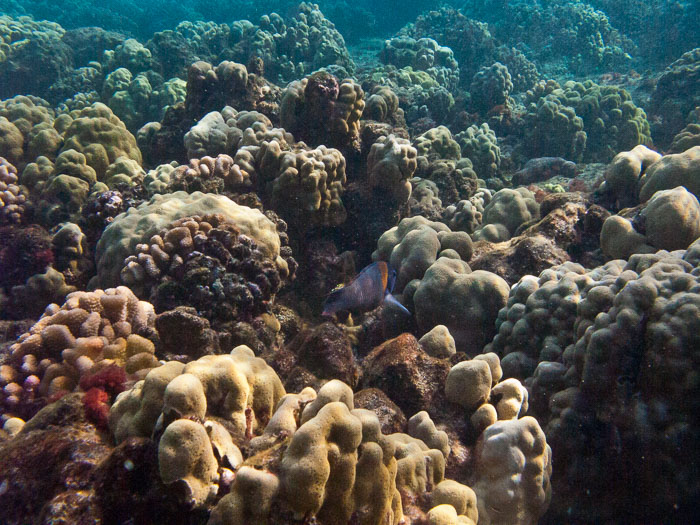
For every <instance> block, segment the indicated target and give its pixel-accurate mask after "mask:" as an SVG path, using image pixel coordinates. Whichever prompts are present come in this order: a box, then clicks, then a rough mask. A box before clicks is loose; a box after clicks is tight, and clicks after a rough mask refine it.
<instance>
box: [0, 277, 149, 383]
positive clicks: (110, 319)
mask: <svg viewBox="0 0 700 525" xmlns="http://www.w3.org/2000/svg"><path fill="white" fill-rule="evenodd" d="M154 323H155V313H154V311H153V306H152V305H151V304H149V303H146V302H144V301H139V300H138V298H136V296H135V295H134V294H133V293H132V292H131V291H130V290H129V289H128V288H125V287H119V288H111V289H108V290H96V291H94V292H73V293H70V294H69V295H68V296H67V297H66V301H65V303H64V304H63V305H62V306H61V307H59V306H58V305H56V304H52V305H50V306H49V307H47V309H46V311H45V313H44V315H43V316H42V317H41V319H39V321H37V323H35V324H34V325H33V326H32V328H31V329H30V330H29V332H27V333H25V334H23V335H22V336H20V337H19V339H18V340H17V342H16V343H15V344H14V345H12V346H11V347H10V349H11V355H10V363H11V366H12V367H13V368H15V369H16V370H17V371H18V372H19V377H18V378H17V379H16V380H15V381H16V382H19V381H21V380H24V379H26V378H27V377H29V376H30V375H33V376H36V377H37V378H38V379H39V380H40V381H41V383H40V385H39V386H38V392H39V393H40V394H41V395H43V396H50V395H52V394H57V393H59V392H61V391H69V392H70V391H72V390H74V389H75V388H76V387H77V385H78V382H79V380H80V378H81V377H83V376H84V375H86V374H88V373H93V372H96V371H99V370H101V369H102V368H104V367H106V366H109V365H111V364H118V365H120V366H124V365H125V364H126V358H127V355H126V349H127V346H128V345H127V340H129V339H131V341H139V342H140V343H141V344H139V345H138V348H139V353H146V354H148V356H149V358H148V359H146V360H143V359H142V360H139V361H138V362H137V363H135V364H134V366H132V367H131V368H130V370H129V372H128V373H134V374H140V373H143V372H142V370H143V369H144V368H146V369H147V370H150V369H151V368H153V367H157V366H159V365H160V363H159V362H158V361H157V359H155V357H154V356H153V352H154V350H155V348H154V346H153V343H152V342H151V341H149V340H148V339H146V338H145V337H144V336H149V335H153V332H154ZM140 334H143V335H140ZM115 348H123V353H120V352H117V351H115ZM20 378H21V379H20ZM3 386H4V385H3Z"/></svg>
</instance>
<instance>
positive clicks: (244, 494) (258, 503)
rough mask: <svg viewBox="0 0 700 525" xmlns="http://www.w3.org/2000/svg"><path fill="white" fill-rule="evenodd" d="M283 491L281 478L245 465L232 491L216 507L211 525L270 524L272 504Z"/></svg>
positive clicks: (237, 473) (210, 519) (238, 473)
mask: <svg viewBox="0 0 700 525" xmlns="http://www.w3.org/2000/svg"><path fill="white" fill-rule="evenodd" d="M278 491H279V478H278V477H277V476H276V475H274V474H272V473H270V472H264V471H260V470H256V469H254V468H251V467H247V466H243V467H241V468H240V469H239V470H238V472H236V478H235V480H234V482H233V485H232V486H231V492H230V493H229V494H227V495H226V496H224V498H223V499H222V500H221V501H220V502H219V503H218V504H217V505H216V507H214V510H213V511H212V513H211V516H210V518H209V522H208V524H209V525H246V524H248V523H256V524H259V525H267V524H268V523H271V522H270V521H269V519H268V517H269V515H270V509H271V507H272V503H273V501H274V499H275V497H276V496H277V493H278Z"/></svg>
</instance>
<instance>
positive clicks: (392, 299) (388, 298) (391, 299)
mask: <svg viewBox="0 0 700 525" xmlns="http://www.w3.org/2000/svg"><path fill="white" fill-rule="evenodd" d="M384 302H385V303H389V304H391V305H393V306H395V307H397V308H398V309H399V310H401V311H402V312H404V313H405V314H406V315H411V312H409V311H408V308H406V307H405V306H404V305H402V304H401V303H400V302H399V301H398V300H397V299H396V297H394V296H393V295H391V294H390V293H387V294H386V295H385V296H384Z"/></svg>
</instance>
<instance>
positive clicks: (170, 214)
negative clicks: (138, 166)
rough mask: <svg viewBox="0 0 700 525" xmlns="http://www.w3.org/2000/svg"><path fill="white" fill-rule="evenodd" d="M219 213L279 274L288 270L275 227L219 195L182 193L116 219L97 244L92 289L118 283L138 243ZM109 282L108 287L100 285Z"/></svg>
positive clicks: (160, 198)
mask: <svg viewBox="0 0 700 525" xmlns="http://www.w3.org/2000/svg"><path fill="white" fill-rule="evenodd" d="M207 214H221V215H223V217H225V218H226V219H229V220H231V221H233V222H234V223H235V224H236V227H237V228H238V230H239V231H240V232H241V233H243V234H245V235H248V236H249V237H251V238H252V239H254V240H255V241H256V242H257V244H258V247H259V248H260V250H261V251H262V252H263V253H264V254H265V255H266V256H268V257H270V258H272V259H273V260H274V261H275V264H276V265H277V267H278V268H279V270H280V271H282V272H283V273H285V274H286V272H288V271H289V269H288V265H287V263H286V262H285V261H284V259H283V258H282V257H281V256H280V247H281V242H280V237H279V234H278V232H277V228H276V226H275V224H274V223H273V222H272V221H270V220H269V219H268V218H267V217H265V215H263V213H262V212H260V211H259V210H254V209H251V208H248V207H246V206H240V205H238V204H236V203H234V202H233V201H231V200H230V199H228V198H227V197H224V196H223V195H212V194H204V193H200V192H194V193H192V194H188V193H185V192H182V191H179V192H175V193H169V194H166V195H156V196H154V197H153V198H152V199H151V200H150V201H148V202H145V203H143V204H141V205H140V206H138V207H135V208H130V209H129V210H128V211H127V212H126V213H125V214H122V215H120V216H118V217H117V218H116V219H115V220H114V221H113V222H112V223H111V224H110V225H109V226H108V227H107V228H106V229H105V231H104V233H103V234H102V237H101V238H100V241H99V242H98V243H97V248H96V259H97V277H96V278H95V282H94V284H95V286H100V285H102V286H105V285H107V286H109V285H117V284H119V283H120V277H119V275H120V271H121V269H122V267H123V264H124V260H125V259H126V258H127V257H128V256H129V255H131V254H133V253H134V252H135V251H136V247H137V245H138V244H140V243H144V242H148V240H149V239H150V238H151V237H152V236H153V235H155V234H157V233H159V232H160V231H161V230H162V229H163V228H164V227H165V226H166V225H168V224H170V223H171V222H173V221H175V220H177V219H180V218H184V217H189V216H195V215H199V216H201V215H207ZM103 283H109V284H103Z"/></svg>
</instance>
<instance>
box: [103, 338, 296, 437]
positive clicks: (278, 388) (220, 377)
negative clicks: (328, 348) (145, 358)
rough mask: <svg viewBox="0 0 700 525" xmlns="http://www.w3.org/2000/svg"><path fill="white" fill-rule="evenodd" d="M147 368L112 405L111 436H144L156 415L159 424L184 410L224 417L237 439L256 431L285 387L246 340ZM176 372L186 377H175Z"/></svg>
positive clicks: (190, 413) (165, 422)
mask: <svg viewBox="0 0 700 525" xmlns="http://www.w3.org/2000/svg"><path fill="white" fill-rule="evenodd" d="M152 372H153V373H149V374H148V375H147V376H146V377H145V379H144V380H143V381H139V382H138V383H136V385H134V387H133V388H132V389H131V390H129V391H127V392H124V393H122V394H120V395H119V396H118V397H117V400H116V401H115V403H114V404H113V405H112V408H111V410H110V429H111V430H112V432H113V433H114V435H115V437H116V439H117V441H123V440H124V439H126V438H127V437H130V436H144V437H146V436H150V435H151V433H152V432H153V430H154V428H156V422H157V420H158V419H159V418H161V421H162V423H161V426H166V425H167V424H168V423H169V422H170V421H172V419H173V418H176V417H181V416H183V415H185V414H189V415H194V416H197V417H200V418H202V417H207V418H210V417H219V418H222V419H224V420H226V421H227V426H228V429H229V431H230V432H231V434H232V437H233V438H234V439H235V440H236V441H238V442H240V441H242V440H244V439H245V438H246V435H249V434H251V433H257V434H260V433H262V429H263V428H264V426H265V424H266V423H267V422H268V421H269V420H270V418H271V417H272V413H273V411H274V408H275V406H276V405H277V403H278V402H279V400H280V399H281V397H282V396H283V395H284V393H285V392H284V387H283V386H282V383H281V381H280V380H279V378H278V377H277V374H275V372H274V371H273V370H272V369H271V368H270V367H269V366H267V364H266V363H265V361H263V360H262V359H260V358H257V357H255V354H253V352H252V350H250V349H249V348H248V347H246V346H238V347H236V348H234V349H233V350H232V351H231V353H230V354H226V355H208V356H204V357H201V358H199V359H198V360H196V361H192V362H190V363H188V364H187V365H183V364H181V363H176V362H174V361H173V362H169V363H166V364H165V365H163V366H162V367H159V368H158V369H155V370H153V371H152ZM180 375H187V376H189V377H187V378H179V379H177V378H178V377H179V376H180ZM176 379H177V381H175V380H176ZM173 381H175V384H174V385H173V387H172V389H170V390H168V389H169V388H170V386H169V385H170V383H171V382H173ZM197 382H199V383H200V384H201V388H200V387H199V386H198V384H197ZM202 392H203V393H204V396H205V398H202ZM166 393H167V400H168V401H167V403H166V402H165V400H166ZM202 409H204V410H205V414H204V416H202ZM161 415H162V417H161Z"/></svg>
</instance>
